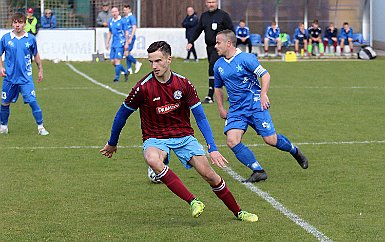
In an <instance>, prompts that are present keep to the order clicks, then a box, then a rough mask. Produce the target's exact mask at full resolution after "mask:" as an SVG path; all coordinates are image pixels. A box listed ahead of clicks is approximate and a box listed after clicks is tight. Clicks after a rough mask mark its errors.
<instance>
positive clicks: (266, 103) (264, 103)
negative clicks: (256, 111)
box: [260, 94, 270, 111]
mask: <svg viewBox="0 0 385 242" xmlns="http://www.w3.org/2000/svg"><path fill="white" fill-rule="evenodd" d="M260 102H261V109H262V111H263V110H265V109H269V108H270V101H269V97H268V96H267V94H261V96H260Z"/></svg>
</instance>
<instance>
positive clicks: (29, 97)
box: [1, 81, 36, 103]
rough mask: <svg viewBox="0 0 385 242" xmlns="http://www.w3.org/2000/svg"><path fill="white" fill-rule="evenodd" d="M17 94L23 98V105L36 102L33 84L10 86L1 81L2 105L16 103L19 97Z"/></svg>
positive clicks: (8, 83)
mask: <svg viewBox="0 0 385 242" xmlns="http://www.w3.org/2000/svg"><path fill="white" fill-rule="evenodd" d="M19 92H20V93H21V95H22V96H23V100H24V103H30V102H33V101H36V92H35V85H34V84H33V82H31V83H26V84H12V83H11V82H8V81H3V86H2V90H1V101H2V103H10V102H16V101H17V99H18V97H19Z"/></svg>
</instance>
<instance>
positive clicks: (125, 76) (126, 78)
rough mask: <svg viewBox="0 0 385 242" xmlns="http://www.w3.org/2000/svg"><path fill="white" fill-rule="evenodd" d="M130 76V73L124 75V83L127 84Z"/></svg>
mask: <svg viewBox="0 0 385 242" xmlns="http://www.w3.org/2000/svg"><path fill="white" fill-rule="evenodd" d="M129 75H130V72H129V71H127V73H126V74H124V81H125V82H127V81H128V76H129Z"/></svg>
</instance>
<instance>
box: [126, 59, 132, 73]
mask: <svg viewBox="0 0 385 242" xmlns="http://www.w3.org/2000/svg"><path fill="white" fill-rule="evenodd" d="M126 64H127V70H128V69H130V68H132V61H131V60H130V58H129V57H128V56H127V57H126Z"/></svg>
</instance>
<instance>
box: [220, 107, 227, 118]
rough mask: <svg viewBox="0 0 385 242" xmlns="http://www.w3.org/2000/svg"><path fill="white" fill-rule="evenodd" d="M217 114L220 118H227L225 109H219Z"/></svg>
mask: <svg viewBox="0 0 385 242" xmlns="http://www.w3.org/2000/svg"><path fill="white" fill-rule="evenodd" d="M219 116H220V117H221V118H222V119H227V110H226V109H221V110H220V111H219Z"/></svg>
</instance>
